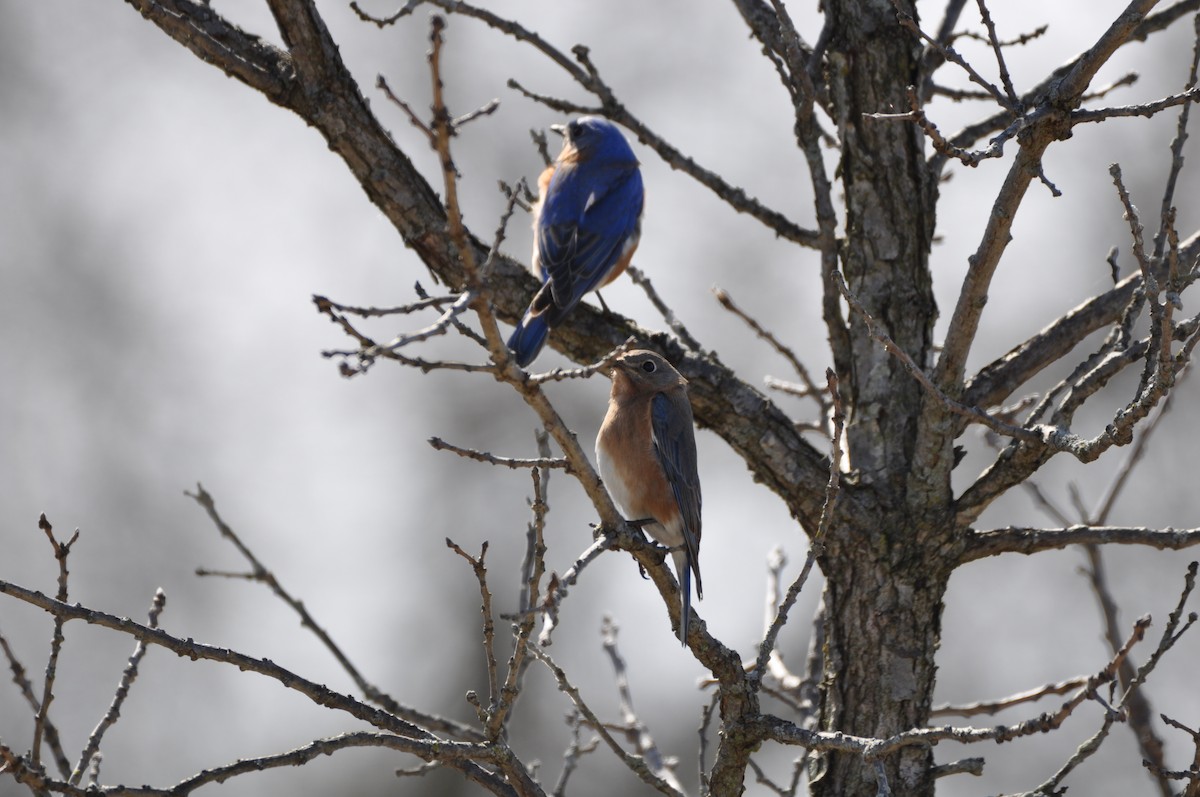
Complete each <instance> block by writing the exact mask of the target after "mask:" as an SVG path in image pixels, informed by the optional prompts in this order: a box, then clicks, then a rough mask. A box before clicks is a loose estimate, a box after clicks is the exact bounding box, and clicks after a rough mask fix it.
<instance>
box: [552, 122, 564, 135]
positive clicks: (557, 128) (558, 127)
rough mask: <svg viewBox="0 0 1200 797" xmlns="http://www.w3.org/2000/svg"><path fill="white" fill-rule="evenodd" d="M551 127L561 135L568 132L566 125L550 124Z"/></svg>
mask: <svg viewBox="0 0 1200 797" xmlns="http://www.w3.org/2000/svg"><path fill="white" fill-rule="evenodd" d="M550 129H551V130H553V131H554V132H555V133H558V134H559V135H560V136H565V135H566V134H567V126H566V125H550Z"/></svg>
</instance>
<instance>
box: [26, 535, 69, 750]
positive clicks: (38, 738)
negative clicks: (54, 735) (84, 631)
mask: <svg viewBox="0 0 1200 797" xmlns="http://www.w3.org/2000/svg"><path fill="white" fill-rule="evenodd" d="M38 528H39V529H41V530H42V531H43V532H44V533H45V534H46V538H47V539H48V540H50V545H51V547H52V548H53V549H54V558H55V559H56V560H58V592H57V593H56V595H55V597H56V598H57V599H58V600H59V601H62V602H64V603H65V602H66V600H67V580H68V578H69V577H70V573H69V572H68V570H67V557H68V556H70V554H71V546H72V545H74V544H75V541H76V540H78V539H79V529H75V533H74V534H72V535H71V539H69V540H67V541H66V542H59V541H58V539H57V538H56V537H55V536H54V527H53V526H51V525H50V521H49V520H47V519H46V515H45V514H44V513H43V514H42V515H41V516H40V517H38ZM63 622H64V620H63V618H62V617H60V616H57V615H56V616H55V617H54V633H53V635H52V636H51V637H50V655H49V657H48V658H47V660H46V681H45V683H44V684H43V686H42V699H41V701H40V702H39V703H38V711H37V715H36V716H35V717H34V722H33V744H32V745H31V746H30V748H29V750H30V763H31V765H32V766H33V768H34V769H35V770H36V769H39V768H40V767H41V760H42V737H43V735H44V734H45V732H46V720H47V717H49V715H50V704H51V703H52V702H53V701H54V678H55V676H56V675H57V673H58V655H59V653H60V652H61V651H62V646H63Z"/></svg>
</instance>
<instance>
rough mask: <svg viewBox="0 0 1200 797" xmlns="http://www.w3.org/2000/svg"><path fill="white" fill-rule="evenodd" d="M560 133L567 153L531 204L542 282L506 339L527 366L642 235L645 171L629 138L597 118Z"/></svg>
mask: <svg viewBox="0 0 1200 797" xmlns="http://www.w3.org/2000/svg"><path fill="white" fill-rule="evenodd" d="M555 129H558V128H555ZM560 132H561V133H562V134H563V146H562V152H560V153H559V154H558V157H557V158H556V159H555V161H554V163H553V164H551V165H550V166H549V167H547V168H546V170H545V171H544V172H542V175H541V176H540V177H539V178H538V194H539V197H538V201H537V202H536V203H535V204H534V206H533V209H532V210H533V233H534V234H533V263H532V266H533V273H534V275H535V276H537V278H538V279H540V280H541V281H542V287H541V289H540V290H539V291H538V292H537V293H536V294H535V295H534V297H533V300H532V301H531V302H530V303H529V309H528V310H526V311H525V315H524V317H523V318H522V319H521V323H520V324H518V325H517V328H516V329H515V330H513V334H512V337H510V338H509V339H508V348H509V349H510V350H511V351H512V353H513V356H514V357H515V358H516V361H517V365H520V366H521V367H522V368H524V367H526V366H528V365H529V364H530V363H532V362H533V361H534V359H535V358H536V357H537V356H538V352H540V351H541V350H542V346H543V345H545V343H546V337H547V336H548V335H549V334H550V329H551V328H552V327H556V326H558V325H559V324H561V323H562V322H563V319H565V318H566V317H567V315H569V314H570V312H571V311H572V310H574V309H575V305H577V304H579V300H580V299H582V298H583V295H584V294H585V293H587V292H588V291H593V290H597V289H599V288H601V287H603V286H604V285H607V284H608V283H610V282H612V281H613V280H614V279H616V278H617V277H619V276H620V275H621V272H623V271H624V270H625V269H626V268H627V267H628V266H629V261H630V260H632V259H633V252H634V250H635V249H637V245H638V239H639V238H640V237H641V226H642V204H643V198H644V192H643V189H642V175H641V172H640V171H639V170H638V161H637V158H636V157H635V156H634V154H633V149H631V148H630V146H629V142H628V141H626V140H625V136H624V135H622V134H621V131H620V130H618V129H617V126H616V125H614V124H613V123H612V122H610V121H608V120H607V119H601V118H599V117H596V116H581V117H579V118H578V119H576V120H574V121H572V122H571V123H569V124H567V125H566V126H565V127H563V128H562V129H561V130H560Z"/></svg>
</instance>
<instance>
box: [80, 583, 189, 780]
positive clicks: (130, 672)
mask: <svg viewBox="0 0 1200 797" xmlns="http://www.w3.org/2000/svg"><path fill="white" fill-rule="evenodd" d="M166 605H167V596H166V593H164V592H163V591H162V590H161V589H160V590H158V591H156V592H155V593H154V601H153V603H152V604H151V606H150V622H149V627H150V628H158V617H159V615H160V614H162V610H163V608H164V607H165V606H166ZM146 650H147V647H146V643H145V642H142V641H140V640H139V641H138V643H137V645H136V646H135V647H134V649H133V655H131V656H130V657H129V663H128V664H126V665H125V671H124V672H122V673H121V681H120V683H118V684H117V691H116V694H114V695H113V699H112V703H111V704H110V705H109V707H108V711H106V712H104V716H103V717H101V718H100V722H99V724H97V725H96V727H95V729H94V730H93V731H92V733H91V735H90V736H89V737H88V740H87V744H86V745H84V748H83V752H82V753H80V754H79V763H77V764H76V765H75V770H74V771H73V772H72V773H71V777H70V779H69V782H70V784H71V785H72V786H78V785H79V781H80V779H82V778H83V773H84V770H85V769H86V768H87V767H88V765H89V764H90V763H91V762H92V759H93V758H95V757H96V756H97V755H99V751H100V742H101V741H102V740H103V739H104V734H105V732H106V731H107V730H108V729H109V728H110V727H112V726H113V725H114V724H115V723H116V721H117V718H118V717H119V716H120V715H121V706H122V705H123V704H124V703H125V698H126V697H128V696H129V688H130V687H131V686H132V685H133V682H134V680H135V679H136V678H137V674H138V665H139V664H141V661H142V657H143V656H145V655H146Z"/></svg>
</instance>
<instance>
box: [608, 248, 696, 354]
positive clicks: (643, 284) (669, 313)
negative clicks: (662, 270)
mask: <svg viewBox="0 0 1200 797" xmlns="http://www.w3.org/2000/svg"><path fill="white" fill-rule="evenodd" d="M625 271H626V273H628V274H629V278H630V279H631V280H633V284H634V285H637V286H638V287H639V288H641V289H642V290H643V291H645V293H646V298H647V299H649V300H650V303H651V304H652V305H654V309H655V310H658V312H659V313H661V314H662V317H663V320H664V321H666V322H667V326H668V327H670V328H671V331H672V332H674V333H675V337H677V338H679V339H680V340H681V341H682V342H683V345H684V346H687V347H688V348H689V349H691V350H692V351H695V352H702V351H704V347H703V346H701V345H700V341H698V340H696V338H695V337H694V336H693V335H692V333H691V332H689V331H688V328H687V327H686V326H684V325H683V322H682V321H680V320H679V318H678V316H676V315H675V311H674V310H672V309H671V308H670V307H668V306H667V303H666V302H664V301H663V300H662V297H660V296H659V295H658V291H656V290H654V286H653V285H651V284H650V278H649V277H647V276H646V275H645V274H644V273H642V270H641V269H639V268H636V267H635V266H629V267H628V268H627V269H625Z"/></svg>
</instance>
